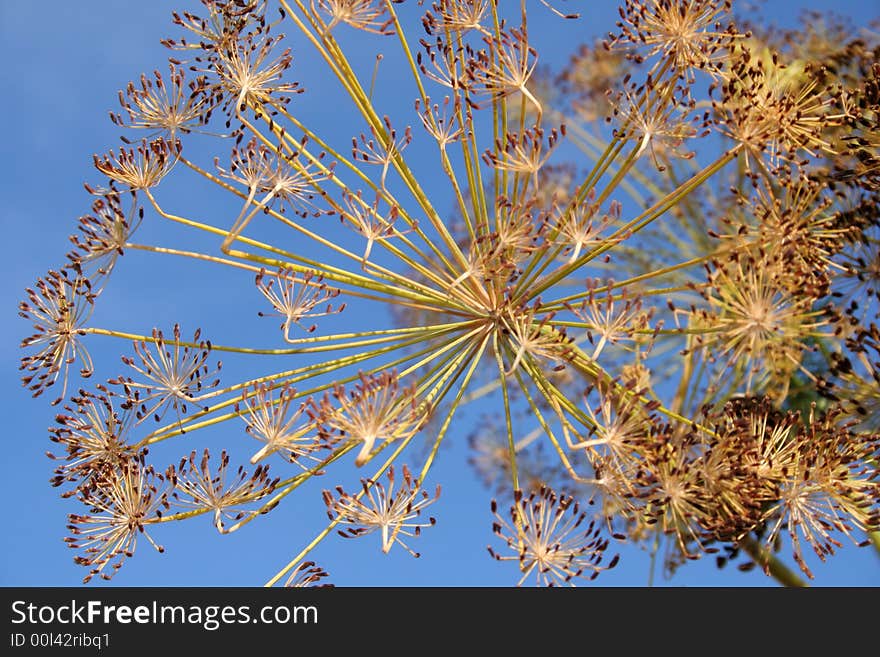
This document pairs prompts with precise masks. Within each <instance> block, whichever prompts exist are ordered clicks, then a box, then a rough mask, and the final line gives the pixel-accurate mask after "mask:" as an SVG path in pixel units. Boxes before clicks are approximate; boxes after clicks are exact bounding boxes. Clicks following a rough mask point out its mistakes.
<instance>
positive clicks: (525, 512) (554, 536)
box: [489, 488, 618, 586]
mask: <svg viewBox="0 0 880 657" xmlns="http://www.w3.org/2000/svg"><path fill="white" fill-rule="evenodd" d="M492 512H493V513H494V514H495V517H496V522H495V523H494V525H493V530H494V532H495V534H497V535H498V537H499V538H501V539H502V540H503V541H504V542H505V543H506V544H507V547H508V548H509V549H511V550H513V551H514V552H515V553H516V554H515V555H514V556H511V555H501V554H499V553H497V552H495V551H494V550H493V549H492V548H491V547H490V548H489V553H490V554H491V555H492V556H493V557H494V558H495V559H497V560H499V561H510V560H514V561H517V562H518V564H519V569H520V571H521V572H522V577H521V578H520V580H519V585H522V584H523V582H525V581H526V579H527V578H529V576H532V577H534V578H535V583H536V584H537V585H538V586H554V585H560V584H571V585H573V580H576V579H577V578H583V579H595V578H596V577H597V576H598V575H599V573H600V572H602V571H603V570H608V569H609V568H613V567H614V566H615V565H617V561H618V557H617V556H614V557H613V558H612V559H611V561H609V562H608V564H607V565H604V566H603V565H601V563H602V559H603V556H604V552H605V550H606V549H607V548H608V539H603V538H602V537H601V535H600V532H599V527H597V525H596V523H595V521H592V522H588V521H587V513H586V512H585V511H582V510H581V508H580V506H579V504H578V503H577V502H575V501H574V500H573V498H571V497H567V496H564V495H563V496H557V495H556V493H554V492H553V491H552V490H550V489H549V488H544V489H542V490H540V491H538V492H534V493H532V494H530V495H528V496H524V495H523V493H522V492H521V491H516V492H515V493H514V504H513V506H512V507H511V509H510V514H509V516H507V515H504V516H502V515H500V514H499V512H498V505H497V503H496V502H494V501H493V502H492Z"/></svg>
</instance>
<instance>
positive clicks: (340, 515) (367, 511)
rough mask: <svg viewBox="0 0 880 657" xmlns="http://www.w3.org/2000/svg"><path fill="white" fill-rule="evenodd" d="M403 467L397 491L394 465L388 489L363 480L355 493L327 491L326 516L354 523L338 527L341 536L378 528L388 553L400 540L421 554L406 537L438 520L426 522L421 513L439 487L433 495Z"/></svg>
mask: <svg viewBox="0 0 880 657" xmlns="http://www.w3.org/2000/svg"><path fill="white" fill-rule="evenodd" d="M401 470H402V478H403V481H398V482H397V483H398V486H399V488H398V489H397V490H395V481H394V467H393V466H392V467H389V468H388V487H387V488H386V487H385V485H384V484H382V482H372V481H369V480H363V481H362V482H361V485H362V491H361V492H359V493H357V494H355V495H352V494H350V493H346V492H345V491H344V490H343V489H342V487H337V488H336V491H335V493H333V492H330V491H324V502H325V504H326V505H327V515H328V516H329V517H330V518H331V519H332V520H333V521H334V524H335V523H341V524H344V525H351V527H349V528H348V529H344V530H339V535H340V536H342V537H343V538H357V537H359V536H363V535H365V534H371V533H373V532H375V531H378V532H379V533H380V534H381V536H382V552H385V553H386V554H387V553H388V552H389V551H390V550H391V548H392V547H393V546H394V544H395V543H399V544H400V546H401V547H402V548H403V549H405V550H406V551H407V552H409V553H410V554H411V555H412V556H414V557H418V556H419V553H418V552H415V551H413V549H412V548H410V547H409V546H408V545H407V544H406V543H405V542H404V540H403V537H404V536H407V537H411V538H415V537H417V536H419V534H421V531H422V529H423V528H425V527H431V526H433V525H434V524H435V523H436V522H437V521H436V520H434V518H428V520H427V522H424V521H423V520H421V519H420V516H421V514H422V509H424V508H425V507H427V506H429V505H431V504H433V503H434V502H435V501H436V500H437V498H439V497H440V486H437V490H436V492H435V494H434V497H431V496H430V495H429V494H428V491H426V490H422V489H421V488H420V483H419V480H418V479H414V478H413V476H412V474H411V473H410V471H409V468H407V466H406V465H404V466H403V467H402V468H401Z"/></svg>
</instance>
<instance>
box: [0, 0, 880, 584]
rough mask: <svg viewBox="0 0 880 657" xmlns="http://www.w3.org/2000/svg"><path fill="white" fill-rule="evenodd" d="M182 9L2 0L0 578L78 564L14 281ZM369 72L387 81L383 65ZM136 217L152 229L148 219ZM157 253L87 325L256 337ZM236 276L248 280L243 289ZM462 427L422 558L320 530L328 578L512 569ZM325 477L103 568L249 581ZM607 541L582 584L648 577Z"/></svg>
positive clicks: (787, 8)
mask: <svg viewBox="0 0 880 657" xmlns="http://www.w3.org/2000/svg"><path fill="white" fill-rule="evenodd" d="M505 1H507V0H505ZM535 4H536V5H537V3H535ZM768 4H769V7H768V8H767V10H766V14H767V15H768V16H769V17H770V18H772V19H774V20H778V21H781V22H783V23H784V24H790V23H791V21H792V20H793V17H794V16H795V15H796V14H797V13H798V12H799V11H800V10H801V9H807V8H814V9H819V10H826V9H829V8H833V9H834V10H836V11H838V12H839V13H841V14H843V15H848V16H852V17H855V18H856V21H857V23H859V24H864V23H866V22H867V20H866V19H870V18H875V17H876V16H877V15H878V14H880V7H878V5H877V4H876V3H873V2H870V1H868V2H865V1H863V0H837V1H833V2H832V1H830V0H822V1H818V0H816V1H812V2H800V1H795V0H775V1H771V2H769V3H768ZM575 5H582V6H583V7H584V8H583V9H582V10H581V11H582V12H583V13H584V20H583V21H581V22H580V23H579V24H578V25H577V26H576V27H569V26H566V27H565V29H564V32H560V34H561V35H564V37H565V38H558V39H556V38H554V39H542V38H540V37H539V38H537V39H536V40H537V41H539V42H540V43H541V44H542V45H541V54H542V58H543V61H545V62H548V63H552V62H554V61H555V62H559V61H561V58H562V57H564V56H565V54H566V53H567V49H568V48H569V47H573V46H574V45H575V43H576V40H577V39H578V38H583V39H584V40H588V39H591V38H592V37H593V36H595V35H599V34H604V33H606V32H607V31H608V30H610V29H612V28H613V20H614V17H615V16H616V2H611V1H608V2H605V1H601V0H594V1H590V2H583V3H577V2H574V1H570V2H568V3H567V5H563V6H568V7H572V8H573V7H575ZM187 8H190V9H194V10H195V11H196V13H198V8H199V5H198V3H196V2H188V1H187V0H151V1H150V2H142V1H135V0H81V1H80V2H75V3H73V2H67V1H62V0H49V1H47V2H39V3H38V2H8V1H7V2H0V44H2V45H0V51H2V54H3V61H4V62H5V64H6V65H5V66H4V67H3V68H2V70H0V78H2V89H3V90H4V94H3V96H4V102H3V103H2V106H0V112H2V119H3V122H2V125H3V128H4V138H3V140H2V148H3V150H4V152H3V157H2V160H0V162H2V164H0V168H2V175H0V185H2V197H3V200H4V202H3V206H2V208H3V209H2V212H0V221H2V224H3V230H4V233H3V234H4V235H5V236H6V238H8V241H6V242H5V243H6V245H7V246H6V252H5V254H4V255H5V257H4V258H3V260H2V268H3V276H2V290H0V293H2V305H3V307H4V308H6V313H7V314H6V315H5V316H6V317H7V320H6V321H4V322H3V323H2V325H0V344H2V345H3V347H2V349H0V353H2V358H3V369H2V371H3V376H2V378H0V386H2V399H3V402H2V403H3V410H4V411H5V413H6V415H5V418H4V419H5V421H4V423H3V425H2V428H3V430H2V438H0V439H2V440H3V441H4V445H3V454H4V458H3V460H2V466H0V467H2V469H3V477H2V484H0V485H2V495H3V497H2V499H6V500H7V507H6V512H5V517H6V520H5V522H4V526H3V531H2V536H0V550H2V566H0V585H41V586H47V585H76V584H78V583H79V582H80V580H81V579H82V577H83V576H84V575H85V569H83V568H82V567H80V566H76V565H74V564H73V561H72V559H73V556H74V553H73V551H72V550H69V549H68V548H67V547H66V546H65V545H64V543H63V542H62V538H63V536H64V535H65V524H66V515H67V513H69V512H70V511H71V510H72V508H73V507H72V505H71V504H70V502H69V501H64V500H61V499H60V498H59V495H58V490H57V489H53V488H51V487H50V486H49V484H48V479H49V476H50V474H51V470H52V464H51V462H50V461H49V460H48V459H47V458H46V457H45V456H44V453H45V452H46V450H47V449H49V448H50V443H49V441H48V435H47V432H46V427H47V426H49V425H50V424H51V423H52V419H53V416H54V413H55V410H54V409H52V408H50V407H49V405H48V403H47V402H48V400H47V399H45V398H39V399H36V400H34V399H31V398H30V397H29V395H28V394H27V393H26V391H24V390H23V389H22V387H21V382H20V378H19V372H18V369H17V368H18V363H19V359H20V357H21V352H20V350H19V349H18V344H19V342H20V341H21V339H22V337H23V336H25V335H27V334H28V333H29V328H30V327H29V326H28V324H27V323H25V322H24V321H23V320H21V319H19V318H18V317H17V316H16V312H17V304H18V301H19V300H20V299H22V298H23V290H24V288H25V287H27V286H30V285H32V284H33V283H34V281H35V279H36V278H37V277H38V276H41V275H43V274H44V273H45V272H46V271H47V270H48V269H51V268H57V267H59V266H60V265H61V264H62V263H63V261H64V254H65V253H66V252H67V251H68V249H69V246H70V245H69V242H68V235H70V234H72V233H73V232H74V230H75V222H76V219H77V217H79V216H80V215H82V214H84V213H86V212H87V210H88V206H89V204H90V202H91V199H90V197H89V196H88V195H87V193H86V192H85V191H84V190H83V187H82V183H83V182H84V181H87V180H89V181H97V180H99V178H98V176H97V175H96V174H95V173H94V172H93V169H92V166H91V156H92V154H93V153H96V152H97V153H102V152H104V151H106V150H108V149H109V148H115V147H117V145H118V143H119V141H118V136H119V134H120V130H119V129H118V128H116V127H115V126H114V125H112V124H111V123H110V121H109V120H108V119H107V111H108V110H110V109H117V107H118V105H117V101H116V91H117V90H118V89H120V88H122V87H123V86H124V85H125V84H126V83H127V82H128V81H129V80H131V79H136V78H137V77H138V76H139V74H140V73H141V72H142V71H152V70H153V69H155V68H159V69H164V68H165V61H166V59H167V57H168V55H169V53H168V51H167V50H166V49H164V48H163V47H162V46H161V45H160V44H159V38H161V37H163V36H168V35H171V34H176V32H175V31H174V29H173V28H172V26H171V24H170V20H169V19H170V12H171V11H172V10H173V9H187ZM538 13H539V12H535V14H536V15H537V14H538ZM551 24H552V26H553V29H560V30H561V29H562V28H559V22H558V21H552V22H551V21H550V20H548V21H546V22H545V21H540V22H538V23H533V25H532V31H533V32H534V31H535V30H540V29H542V27H541V26H544V29H549V27H550V26H551ZM287 31H288V32H291V31H292V28H288V30H287ZM311 57H312V55H311V53H310V51H309V49H308V48H307V47H306V46H305V45H302V46H301V47H296V46H295V47H294V62H295V65H297V66H302V67H304V70H306V71H307V70H308V67H309V63H308V60H309V58H311ZM385 83H386V84H391V83H390V82H389V81H387V80H386V81H385ZM307 86H308V85H307ZM310 91H311V92H312V93H311V94H307V95H305V96H303V97H301V98H298V99H297V100H296V101H295V102H297V103H298V108H299V109H300V111H301V112H303V116H305V117H306V118H307V119H309V120H314V121H321V120H323V121H324V122H325V123H328V119H329V120H330V121H332V119H333V112H332V107H327V106H326V105H322V104H321V99H320V97H319V95H318V94H316V93H315V89H314V88H312V89H310ZM406 102H407V103H409V102H410V101H409V100H408V99H407V100H406ZM307 122H308V121H307ZM353 132H354V131H353V130H351V131H349V134H353ZM173 191H174V193H176V194H179V195H180V196H181V198H179V199H177V200H179V201H180V202H181V203H183V204H188V205H189V206H190V207H194V206H197V204H198V199H193V198H187V191H188V190H186V189H180V188H178V189H176V190H173ZM203 210H204V211H206V212H212V211H219V209H218V208H203ZM226 211H227V212H228V209H227V210H226ZM150 219H151V220H153V219H156V218H155V217H151V218H150ZM145 223H149V222H145ZM144 231H145V234H147V235H150V228H149V226H145V227H144ZM144 241H147V240H146V239H145V240H144ZM156 264H157V262H156V261H154V260H150V259H143V258H141V259H139V258H137V257H136V255H133V254H126V256H125V259H124V260H123V261H122V269H121V272H117V273H116V274H114V277H113V279H112V280H111V283H110V287H109V288H108V290H107V291H106V293H105V297H106V298H102V299H101V303H100V304H98V309H97V310H96V312H95V315H94V318H95V319H94V322H93V324H95V325H101V326H106V327H112V328H119V329H123V330H125V329H129V330H142V331H143V332H149V330H150V328H152V326H154V325H155V326H159V327H166V328H168V327H170V326H171V325H172V324H173V323H174V322H175V321H179V322H181V324H182V325H183V326H184V327H185V332H189V333H191V331H192V330H193V329H194V328H195V326H202V327H203V329H204V330H205V335H206V336H207V337H210V338H211V339H213V340H214V341H216V342H223V343H226V344H236V343H240V344H253V343H254V340H252V339H249V338H248V334H249V333H252V332H253V331H254V330H255V329H256V328H257V327H259V330H260V338H261V339H263V340H264V342H265V341H266V339H267V338H268V335H269V333H268V332H267V331H266V327H265V324H264V323H259V321H258V320H257V318H256V317H255V314H256V312H255V311H256V304H254V305H253V308H254V311H253V312H251V310H250V307H248V308H247V310H246V311H245V312H244V313H242V311H237V310H236V309H237V308H239V307H241V306H239V305H238V304H235V305H234V306H233V305H232V304H229V303H228V301H227V300H226V299H225V297H224V294H225V293H226V287H225V283H226V280H225V279H223V278H209V279H205V278H204V276H202V277H196V276H194V274H199V272H201V270H198V269H194V268H192V267H188V266H187V267H181V268H180V269H177V268H176V266H177V265H176V263H173V262H166V261H163V262H161V263H160V264H161V265H162V267H163V269H162V270H161V271H156V270H151V269H150V266H151V265H153V266H155V265H156ZM117 274H118V276H117ZM214 274H215V272H214V270H205V271H204V275H207V276H213V275H214ZM248 285H249V283H247V282H246V283H245V287H247V286H248ZM169 286H173V287H174V288H175V293H174V294H170V295H169V294H167V290H168V289H169ZM251 291H252V288H251ZM242 314H244V315H246V316H242ZM131 316H136V317H139V318H147V317H151V318H153V321H152V322H150V323H149V324H148V325H143V326H139V327H135V326H133V325H132V321H131V320H130V317H131ZM99 342H100V341H99V340H95V341H93V342H90V343H89V344H90V345H95V346H96V349H97V351H96V352H95V355H96V358H98V359H103V362H104V363H105V364H111V363H114V362H118V361H117V360H115V359H118V354H119V353H123V352H124V351H125V350H126V349H125V345H123V344H113V345H108V346H109V347H111V349H108V350H107V351H106V352H102V351H101V349H102V348H101V347H97V345H98V343H99ZM266 346H268V345H266ZM224 365H226V362H225V361H224ZM110 370H112V372H111V371H110ZM105 372H106V373H107V374H108V376H109V375H111V374H115V373H116V370H114V369H113V366H112V365H110V367H109V370H105ZM228 380H229V381H230V382H232V381H234V380H235V379H234V378H233V377H230V378H229V379H228ZM240 428H241V427H230V428H228V429H227V430H226V431H227V432H226V434H223V432H222V431H221V432H217V433H215V434H212V436H211V437H210V438H209V437H208V436H200V437H199V440H209V439H210V440H215V439H216V441H217V442H216V445H218V446H224V445H225V443H226V442H230V441H232V440H236V439H237V438H236V437H235V436H236V435H240V434H241V432H240V431H239V429H240ZM233 429H234V430H235V431H233ZM466 435H467V427H460V428H458V430H457V431H454V432H453V434H452V436H451V437H450V438H451V440H450V441H449V442H450V446H449V447H448V448H447V449H445V450H444V451H443V452H442V453H441V455H440V460H439V462H438V464H437V466H436V468H435V470H433V471H432V474H433V478H434V481H439V482H441V483H442V485H443V494H442V496H441V498H440V501H439V502H438V503H437V504H436V505H435V506H434V507H432V508H431V515H436V517H437V518H438V524H437V526H436V527H434V528H432V529H430V530H428V531H426V532H425V533H424V534H423V536H422V537H421V538H419V539H418V540H417V546H416V547H417V549H419V550H420V551H421V552H422V557H421V559H418V560H415V559H413V558H412V557H410V556H409V555H408V554H407V553H406V552H405V551H403V550H401V549H398V548H395V549H394V550H392V552H391V554H390V555H387V556H386V555H383V554H382V553H381V552H380V551H379V549H378V544H377V541H375V540H372V537H371V538H367V539H361V540H357V541H345V540H342V539H339V538H336V537H334V536H331V537H330V538H328V539H327V540H326V541H325V542H324V543H323V544H322V545H321V546H320V547H319V548H318V549H317V550H316V551H315V552H314V553H313V558H314V559H315V560H317V561H318V562H319V563H320V564H321V565H323V566H324V567H325V568H326V569H327V570H329V571H330V574H331V581H333V582H336V583H340V584H347V585H376V584H383V585H384V584H387V585H499V586H507V585H511V584H513V583H515V582H516V580H517V579H518V573H517V571H516V568H515V566H514V565H512V564H498V563H496V562H495V561H493V560H491V559H490V557H489V555H488V554H487V552H486V545H487V544H489V543H492V544H493V545H496V546H497V541H495V540H494V537H493V536H492V534H491V514H490V512H489V499H490V497H491V493H490V492H489V491H486V490H485V489H483V488H482V487H481V486H480V485H479V483H478V482H477V480H476V477H475V475H474V473H473V471H472V470H471V469H470V467H469V466H468V465H467V464H466V463H465V458H466ZM201 446H202V443H198V444H195V443H194V444H193V447H198V448H200V447H201ZM186 449H187V450H188V449H189V448H188V447H187V448H186ZM181 451H183V450H181ZM215 451H219V447H218V448H215ZM335 483H336V482H334V481H329V480H328V481H326V482H318V483H317V484H316V485H315V486H313V487H311V488H307V489H305V490H303V491H301V494H294V495H292V496H291V497H289V498H288V499H287V500H286V501H285V503H284V504H282V506H281V507H280V508H278V509H277V510H275V511H273V512H272V513H271V514H269V515H268V516H266V517H265V518H263V519H261V520H258V521H257V522H254V523H251V525H249V526H248V527H247V528H246V529H244V530H243V531H242V532H239V533H237V534H234V535H231V536H219V535H218V534H216V532H214V531H213V529H212V528H211V526H210V524H209V522H208V519H207V518H202V519H198V520H197V521H195V522H189V523H185V524H184V525H183V526H181V527H179V528H176V527H168V528H165V527H163V528H160V529H159V530H157V531H155V532H154V536H155V537H156V539H157V540H158V541H159V542H161V543H164V544H165V546H166V548H167V551H166V553H165V554H164V555H159V554H157V553H155V552H154V551H153V550H152V549H151V548H150V547H149V546H148V544H147V543H146V542H142V543H140V544H139V548H138V553H137V555H136V556H135V558H134V559H132V560H130V562H129V563H127V564H126V565H125V566H124V567H123V569H122V570H121V571H120V573H119V575H118V576H117V577H116V578H115V579H114V580H113V583H115V584H118V585H129V586H153V585H161V586H166V585H208V586H218V585H239V586H244V585H257V584H262V583H263V582H264V581H265V580H266V579H267V578H268V577H270V576H271V575H272V574H274V573H275V572H276V571H277V570H278V569H279V568H280V567H281V566H283V565H284V564H285V563H286V562H287V561H288V560H289V558H290V557H291V556H292V555H293V554H295V553H296V552H298V551H299V549H300V547H301V546H302V545H304V544H305V543H306V542H307V540H308V539H309V538H310V537H311V536H312V535H313V534H314V533H315V532H316V531H317V530H318V529H319V528H320V527H321V526H322V519H324V518H325V517H326V516H325V515H324V507H323V504H322V503H321V499H320V489H321V488H322V487H329V486H330V485H331V484H335ZM621 553H622V560H621V563H620V565H619V566H618V567H617V568H616V569H615V570H613V571H610V572H607V573H604V574H603V575H601V576H600V578H599V579H598V580H597V582H596V584H598V585H608V586H611V585H643V584H645V583H646V581H647V576H648V559H647V557H646V555H645V554H644V553H642V552H641V551H639V550H638V549H633V548H626V547H625V548H623V549H622V550H621ZM814 571H815V573H816V582H815V583H816V584H820V585H843V586H857V585H880V560H878V557H877V554H876V552H874V551H873V550H870V549H856V548H854V547H853V546H851V545H845V546H844V548H843V549H842V550H840V551H839V553H838V554H837V555H836V556H835V557H834V558H832V559H831V560H830V561H829V563H828V564H825V565H822V564H819V565H817V566H816V567H815V569H814ZM656 583H657V584H669V585H687V586H696V585H717V586H736V585H765V584H772V582H770V581H769V580H767V579H766V578H764V576H763V575H761V574H760V573H758V572H757V571H755V572H753V573H749V574H743V573H739V572H737V571H736V570H734V569H730V570H726V571H718V570H716V568H715V566H714V560H713V559H712V558H711V557H708V558H704V559H703V560H701V561H699V562H696V563H690V564H687V565H686V566H685V567H683V568H682V569H681V570H680V571H679V572H678V574H677V575H676V576H675V577H674V578H673V579H671V580H668V581H667V580H663V579H662V578H659V577H658V578H657V580H656Z"/></svg>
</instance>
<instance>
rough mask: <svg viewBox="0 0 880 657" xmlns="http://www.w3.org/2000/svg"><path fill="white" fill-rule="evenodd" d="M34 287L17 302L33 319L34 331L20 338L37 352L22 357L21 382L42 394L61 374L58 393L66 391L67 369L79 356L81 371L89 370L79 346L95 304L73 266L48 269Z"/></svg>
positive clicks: (25, 315) (88, 372) (85, 354)
mask: <svg viewBox="0 0 880 657" xmlns="http://www.w3.org/2000/svg"><path fill="white" fill-rule="evenodd" d="M34 288H35V289H28V290H27V296H28V300H27V301H22V302H21V303H20V304H19V305H18V314H19V315H20V316H21V317H23V318H25V319H27V320H28V321H30V322H31V323H32V326H33V329H34V333H33V334H32V335H30V336H28V337H26V338H25V339H24V340H22V341H21V346H22V347H24V348H26V349H30V348H36V349H37V351H36V353H33V354H29V355H27V356H25V357H24V358H22V360H21V367H20V369H22V370H24V371H25V375H24V377H23V378H22V382H23V383H24V385H25V386H27V387H28V389H29V390H31V391H32V392H33V394H34V396H35V397H37V396H39V395H41V394H42V393H43V392H44V391H45V390H46V389H47V388H48V387H49V386H51V385H53V384H54V383H55V382H56V381H57V380H58V377H59V376H61V380H62V385H61V394H60V396H59V397H58V398H57V399H56V400H55V402H54V403H58V402H59V401H61V400H62V399H63V398H64V396H65V394H66V393H67V370H68V367H69V366H70V365H72V364H73V363H75V362H76V361H77V360H80V362H81V363H82V368H81V370H80V374H81V375H82V376H83V377H88V376H90V375H91V373H92V369H93V366H92V360H91V358H90V357H89V354H88V352H87V351H86V350H85V349H84V347H83V346H82V341H81V337H82V335H83V327H84V325H85V323H86V322H88V319H89V316H90V315H91V313H92V308H93V306H94V295H93V294H92V291H91V284H90V283H89V280H88V279H87V278H85V277H83V276H82V275H81V274H80V273H79V271H78V270H77V269H76V268H74V269H71V270H70V271H64V270H62V271H50V272H49V273H48V274H47V275H46V277H45V278H40V279H38V280H37V283H36V285H35V286H34Z"/></svg>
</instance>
